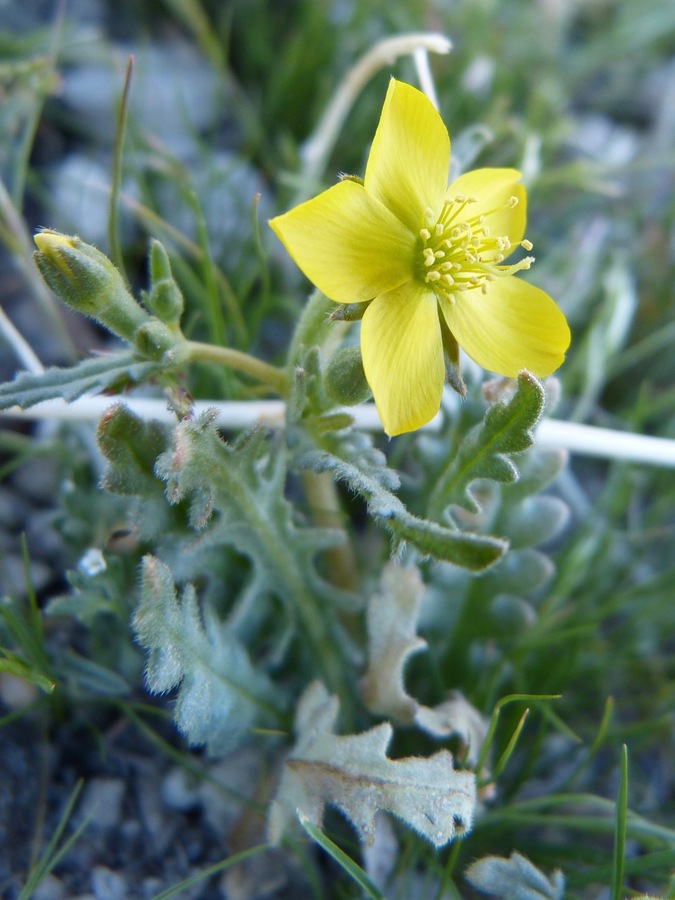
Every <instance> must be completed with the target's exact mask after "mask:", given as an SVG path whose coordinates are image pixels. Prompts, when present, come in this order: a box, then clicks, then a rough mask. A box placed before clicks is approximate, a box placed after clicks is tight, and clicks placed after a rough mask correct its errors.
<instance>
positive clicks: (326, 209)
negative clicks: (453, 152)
mask: <svg viewBox="0 0 675 900" xmlns="http://www.w3.org/2000/svg"><path fill="white" fill-rule="evenodd" d="M449 162H450V138H449V137H448V132H447V130H446V128H445V125H444V124H443V121H442V120H441V118H440V116H439V115H438V113H437V112H436V110H435V109H434V107H433V105H432V104H431V102H430V101H429V100H428V99H427V98H426V97H425V96H424V94H422V93H421V92H420V91H418V90H416V89H415V88H413V87H411V86H410V85H408V84H405V83H403V82H400V81H395V80H394V79H392V80H391V82H390V84H389V89H388V91H387V96H386V99H385V101H384V107H383V109H382V115H381V117H380V122H379V125H378V128H377V132H376V133H375V138H374V140H373V145H372V148H371V151H370V156H369V158H368V163H367V166H366V174H365V178H364V180H363V182H362V183H361V182H360V181H359V180H358V179H352V178H348V179H345V180H343V181H341V182H340V183H339V184H336V185H334V186H333V187H331V188H329V189H328V190H327V191H324V192H323V193H322V194H319V196H318V197H314V198H313V199H312V200H308V201H307V202H306V203H302V204H301V205H300V206H297V207H295V208H294V209H292V210H290V212H287V213H285V214H284V215H281V216H277V217H276V218H275V219H272V220H271V221H270V226H271V227H272V229H273V230H274V232H275V233H276V234H277V236H278V237H279V238H280V239H281V241H282V242H283V244H284V246H285V247H286V249H287V250H288V252H289V253H290V255H291V256H292V258H293V259H294V260H295V262H296V263H297V265H298V266H299V267H300V269H302V271H303V272H304V273H305V275H306V276H307V277H308V278H309V279H310V281H312V282H313V283H314V284H315V285H316V286H317V287H318V288H319V290H320V291H322V292H323V293H324V294H325V295H326V296H327V297H329V298H330V299H331V300H334V301H336V302H337V303H367V302H368V301H372V302H370V303H368V305H367V307H366V309H365V312H364V315H363V318H362V322H361V354H362V357H363V367H364V371H365V374H366V379H367V380H368V384H369V385H370V388H371V390H372V392H373V397H374V399H375V403H376V406H377V409H378V412H379V415H380V418H381V419H382V424H383V425H384V429H385V431H386V432H387V434H389V435H395V434H401V433H402V432H404V431H412V430H414V429H416V428H419V427H420V426H421V425H424V424H425V423H426V422H428V421H429V420H430V419H431V418H433V416H434V415H435V414H436V413H437V412H438V409H439V407H440V402H441V394H442V390H443V383H444V380H445V358H444V339H443V334H442V331H443V330H445V329H442V325H441V322H443V323H445V325H446V326H447V329H449V331H450V332H451V335H452V337H453V338H454V339H455V340H456V342H457V343H458V344H459V345H460V346H461V347H462V348H463V349H464V350H465V351H466V353H467V354H468V355H469V356H470V357H471V358H472V359H474V360H475V361H476V362H477V363H478V364H479V365H481V366H483V367H484V368H486V369H489V370H491V371H493V372H496V373H497V374H500V375H506V376H508V377H514V376H515V375H517V374H518V372H519V371H520V370H521V369H527V370H529V371H530V372H532V373H533V374H534V375H537V376H539V377H544V376H546V375H550V374H551V372H553V371H554V370H555V369H556V368H557V367H558V366H559V365H560V364H561V363H562V361H563V359H564V357H565V351H566V349H567V347H568V345H569V341H570V332H569V328H568V327H567V322H566V321H565V317H564V316H563V314H562V313H561V312H560V310H559V309H558V307H557V306H556V304H555V303H554V302H553V300H551V298H550V297H549V296H548V295H547V294H545V293H544V292H543V291H542V290H540V289H539V288H536V287H534V286H533V285H531V284H528V283H527V282H524V281H522V280H520V279H518V278H515V277H514V273H515V272H517V271H518V270H520V269H526V268H529V266H530V264H531V262H532V261H533V260H532V258H531V257H527V258H525V259H524V260H521V261H520V262H517V263H516V264H515V265H512V266H507V265H503V264H502V262H503V260H504V258H505V257H506V256H508V254H509V253H510V252H511V251H512V250H513V249H515V248H516V247H517V246H519V245H520V246H522V247H524V248H525V249H526V250H528V251H529V250H531V249H532V245H531V244H530V242H529V241H526V240H524V239H523V235H524V231H525V217H526V195H525V189H524V187H523V186H522V184H520V183H519V179H520V173H519V172H517V171H516V170H515V169H478V170H476V171H474V172H467V173H466V174H464V175H460V176H459V178H457V179H456V180H455V181H453V182H452V184H451V185H450V186H449V187H448V185H447V181H448V166H449ZM450 344H452V339H451V340H450ZM446 345H447V341H446Z"/></svg>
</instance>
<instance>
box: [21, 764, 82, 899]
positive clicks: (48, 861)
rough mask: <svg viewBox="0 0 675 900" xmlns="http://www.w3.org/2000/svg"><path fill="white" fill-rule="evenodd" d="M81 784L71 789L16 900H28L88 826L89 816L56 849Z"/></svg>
mask: <svg viewBox="0 0 675 900" xmlns="http://www.w3.org/2000/svg"><path fill="white" fill-rule="evenodd" d="M83 784H84V781H82V780H80V781H78V782H77V784H76V785H75V787H74V788H73V791H72V793H71V795H70V797H69V798H68V802H67V803H66V808H65V809H64V810H63V814H62V816H61V818H60V819H59V823H58V825H57V826H56V828H55V829H54V833H53V834H52V836H51V838H50V840H49V843H48V844H47V847H46V848H45V851H44V853H43V854H42V856H41V857H40V859H39V861H38V863H37V865H36V866H35V868H34V869H33V870H32V871H31V873H30V875H29V876H28V880H27V881H26V883H25V885H24V886H23V888H22V889H21V892H20V894H19V897H18V900H30V898H31V897H32V896H33V893H34V891H35V889H36V888H37V886H38V885H39V884H40V882H41V881H42V879H43V878H45V877H46V876H47V875H48V874H49V873H50V872H51V871H52V869H53V868H54V867H55V866H56V865H57V864H58V862H59V860H60V859H61V858H62V857H63V856H64V855H65V854H66V853H67V852H68V850H70V848H71V847H72V846H73V844H74V843H75V842H76V841H77V839H78V838H79V836H80V835H81V834H82V832H83V831H84V829H85V828H86V827H87V825H88V824H89V822H90V820H91V815H90V816H88V817H87V818H86V819H84V821H83V822H82V823H81V824H80V825H79V826H78V827H77V829H76V830H75V831H74V832H73V834H71V836H70V837H69V838H68V840H67V841H65V843H64V844H63V846H62V847H61V848H60V849H59V850H57V849H56V848H57V845H58V842H59V840H60V839H61V835H62V834H63V831H64V829H65V827H66V825H67V824H68V821H69V819H70V817H71V815H72V812H73V809H74V808H75V804H76V802H77V798H78V797H79V796H80V791H81V790H82V785H83ZM92 815H93V813H92Z"/></svg>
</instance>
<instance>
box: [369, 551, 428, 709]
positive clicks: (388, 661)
mask: <svg viewBox="0 0 675 900" xmlns="http://www.w3.org/2000/svg"><path fill="white" fill-rule="evenodd" d="M423 592H424V584H423V583H422V579H421V577H420V574H419V571H418V569H416V568H415V567H414V566H410V567H408V568H405V569H403V568H401V567H400V566H397V565H396V564H394V563H392V562H389V563H387V564H386V565H385V567H384V570H383V572H382V579H381V583H380V590H379V591H378V592H377V593H375V594H373V595H372V597H371V598H370V599H369V601H368V609H367V614H366V625H367V629H368V668H367V670H366V673H365V675H364V676H363V678H362V679H361V684H360V689H361V696H362V698H363V701H364V703H365V705H366V707H367V708H368V709H369V710H370V711H371V712H373V713H376V714H378V715H381V716H387V717H389V718H392V719H395V720H398V721H400V722H407V723H409V722H411V721H412V719H413V717H414V715H415V713H416V711H417V708H418V703H417V701H416V700H415V699H414V698H413V697H411V696H410V695H409V694H407V693H406V691H405V688H404V687H403V668H404V666H405V663H406V661H407V659H408V657H409V656H412V655H413V654H414V653H418V652H419V651H420V650H423V649H424V648H425V647H426V645H427V644H426V641H425V640H423V638H420V637H418V636H417V619H418V616H419V609H420V603H421V600H422V594H423Z"/></svg>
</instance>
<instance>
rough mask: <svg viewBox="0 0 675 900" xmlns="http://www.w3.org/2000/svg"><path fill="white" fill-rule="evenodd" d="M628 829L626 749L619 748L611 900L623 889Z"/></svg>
mask: <svg viewBox="0 0 675 900" xmlns="http://www.w3.org/2000/svg"><path fill="white" fill-rule="evenodd" d="M627 827H628V748H627V747H626V745H625V744H624V745H623V746H622V748H621V780H620V782H619V794H618V796H617V798H616V819H615V826H614V859H613V864H612V884H611V891H610V897H611V900H621V897H622V888H623V867H624V860H625V856H626V833H627Z"/></svg>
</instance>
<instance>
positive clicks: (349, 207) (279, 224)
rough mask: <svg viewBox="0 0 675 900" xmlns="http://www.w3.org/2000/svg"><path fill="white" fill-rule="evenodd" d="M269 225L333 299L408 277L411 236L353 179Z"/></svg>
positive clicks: (349, 299)
mask: <svg viewBox="0 0 675 900" xmlns="http://www.w3.org/2000/svg"><path fill="white" fill-rule="evenodd" d="M269 224H270V227H271V228H272V230H273V231H274V232H275V234H276V235H277V237H278V238H279V239H280V240H281V242H282V243H283V245H284V246H285V247H286V249H287V250H288V252H289V253H290V255H291V257H292V258H293V259H294V260H295V262H296V264H297V265H298V267H299V268H300V269H302V271H303V272H304V273H305V275H306V276H307V277H308V278H309V280H310V281H311V282H313V283H314V284H315V285H316V286H317V287H318V288H319V290H320V291H322V292H323V293H324V294H325V295H326V296H327V297H329V298H330V299H331V300H335V301H337V302H338V303H359V302H362V301H364V300H372V298H373V297H375V296H376V295H377V294H381V293H383V292H385V291H390V290H392V289H393V288H395V287H398V286H399V285H400V284H403V283H404V282H406V281H408V280H409V279H410V277H411V272H412V265H413V253H414V250H415V239H414V237H413V236H412V234H411V233H410V232H409V231H408V230H407V229H406V228H405V227H404V226H403V225H402V224H401V222H399V220H398V219H397V218H396V217H395V216H394V215H393V214H392V213H391V212H389V210H388V209H386V208H385V207H384V206H383V205H382V204H381V203H378V201H377V200H374V199H373V198H371V197H369V196H368V194H367V193H366V191H365V189H364V187H363V185H362V184H358V183H357V182H355V181H341V182H340V183H339V184H336V185H334V186H333V187H331V188H329V189H328V190H327V191H324V192H323V193H322V194H319V196H318V197H314V198H313V199H312V200H308V201H307V202H306V203H301V204H300V206H296V207H295V208H294V209H292V210H290V211H289V212H287V213H284V215H282V216H277V217H276V218H275V219H271V220H270V222H269Z"/></svg>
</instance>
